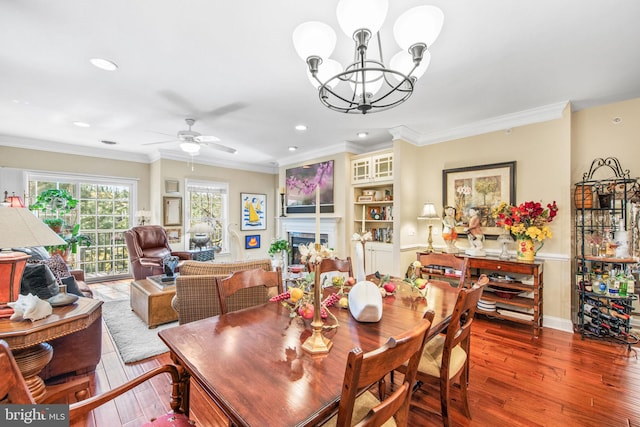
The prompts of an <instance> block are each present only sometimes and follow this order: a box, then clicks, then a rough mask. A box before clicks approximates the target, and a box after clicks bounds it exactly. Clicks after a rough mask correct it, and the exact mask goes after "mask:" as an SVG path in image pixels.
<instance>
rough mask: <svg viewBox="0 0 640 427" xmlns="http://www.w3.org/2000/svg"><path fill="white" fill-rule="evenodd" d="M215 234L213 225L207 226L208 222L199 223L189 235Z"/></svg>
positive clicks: (191, 229) (192, 228) (190, 230)
mask: <svg viewBox="0 0 640 427" xmlns="http://www.w3.org/2000/svg"><path fill="white" fill-rule="evenodd" d="M211 232H213V227H212V226H211V224H207V223H206V222H199V223H197V224H194V225H193V226H192V227H191V228H190V229H189V231H187V233H191V234H203V233H205V234H206V233H211Z"/></svg>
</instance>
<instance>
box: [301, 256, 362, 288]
mask: <svg viewBox="0 0 640 427" xmlns="http://www.w3.org/2000/svg"><path fill="white" fill-rule="evenodd" d="M307 271H308V272H309V273H311V272H315V271H316V270H315V267H314V266H313V265H312V264H307ZM333 272H338V273H343V275H347V277H354V276H353V265H352V263H351V257H346V258H344V259H340V258H324V259H323V260H322V261H321V262H320V278H321V279H322V275H323V274H325V275H326V274H327V273H333ZM320 283H322V281H321V282H320Z"/></svg>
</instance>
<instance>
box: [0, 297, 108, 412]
mask: <svg viewBox="0 0 640 427" xmlns="http://www.w3.org/2000/svg"><path fill="white" fill-rule="evenodd" d="M101 318H102V301H100V300H97V299H92V298H79V299H78V301H76V302H75V303H73V304H70V305H67V306H64V307H54V309H53V313H52V314H51V315H49V316H47V317H45V318H44V319H40V320H36V321H35V322H32V321H31V320H23V321H21V322H15V321H12V320H9V319H0V339H3V340H5V341H6V342H7V344H9V348H10V349H11V352H12V353H13V356H14V357H15V359H16V363H17V364H18V368H20V372H22V376H23V377H24V379H25V382H26V383H27V386H28V387H29V391H30V392H31V395H32V396H33V398H34V399H35V401H36V403H38V402H41V401H42V399H43V398H44V397H45V396H46V392H47V389H46V386H45V383H44V381H43V380H42V378H40V377H39V376H38V374H39V373H40V371H42V369H43V368H44V367H45V366H46V365H47V364H48V363H49V362H50V361H51V358H52V357H53V351H54V349H53V348H52V347H51V345H50V344H49V343H48V342H47V341H51V340H53V339H56V338H60V337H62V336H65V335H69V334H72V333H74V332H77V331H81V330H84V329H86V328H88V327H89V326H90V325H91V324H93V322H95V321H99V319H101ZM53 387H55V386H53ZM53 387H50V389H53Z"/></svg>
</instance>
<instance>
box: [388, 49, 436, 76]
mask: <svg viewBox="0 0 640 427" xmlns="http://www.w3.org/2000/svg"><path fill="white" fill-rule="evenodd" d="M430 62H431V54H430V53H429V51H428V50H426V51H425V52H424V55H423V57H422V61H420V65H418V68H416V69H415V70H414V71H413V73H412V74H411V77H415V78H416V79H419V78H420V77H422V75H423V74H424V73H425V72H426V71H427V68H429V63H430ZM413 65H414V64H413V58H412V57H411V55H410V54H409V52H407V51H406V50H401V51H400V52H398V53H396V54H395V55H393V57H392V58H391V61H389V67H390V68H391V69H392V70H395V71H400V72H401V73H402V74H404V75H405V76H407V77H408V76H409V72H410V71H411V70H412V69H413ZM393 77H394V78H395V79H396V80H398V81H401V80H402V79H401V78H400V76H398V75H397V74H394V75H393Z"/></svg>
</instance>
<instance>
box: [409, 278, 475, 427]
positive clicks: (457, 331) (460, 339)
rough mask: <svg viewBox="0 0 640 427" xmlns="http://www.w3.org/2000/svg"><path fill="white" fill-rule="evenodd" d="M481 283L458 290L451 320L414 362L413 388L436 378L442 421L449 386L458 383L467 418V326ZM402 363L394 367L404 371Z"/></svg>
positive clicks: (445, 420)
mask: <svg viewBox="0 0 640 427" xmlns="http://www.w3.org/2000/svg"><path fill="white" fill-rule="evenodd" d="M431 284H432V285H436V286H450V285H448V284H446V282H442V281H431ZM483 288H484V286H482V285H477V284H476V285H473V287H471V288H465V289H461V290H460V293H459V294H458V299H457V300H456V305H455V307H454V309H453V314H452V316H451V322H450V323H449V326H448V327H447V332H446V334H440V335H438V336H436V337H434V338H432V339H431V340H429V341H428V342H427V343H426V345H425V347H424V350H423V351H422V357H421V358H420V363H419V365H418V372H417V374H416V378H417V380H418V383H417V384H416V391H417V390H418V389H419V388H420V386H421V385H422V383H424V382H429V381H436V380H437V382H438V384H439V387H440V413H441V415H442V424H443V425H444V426H445V427H448V426H449V425H450V420H449V402H450V397H451V393H450V392H451V385H452V384H455V383H458V385H459V387H460V391H461V395H462V404H463V411H464V415H465V416H466V417H467V418H469V419H471V413H470V411H469V399H468V390H467V388H468V385H469V360H470V351H471V346H470V339H471V326H472V325H473V320H474V316H475V312H476V307H477V304H478V301H479V300H480V297H481V296H482V290H483ZM407 369H408V368H407V367H406V366H402V367H400V369H397V371H399V372H405V371H406V370H407ZM411 405H412V406H414V407H417V408H420V409H422V410H424V411H426V412H431V411H430V410H429V409H428V408H427V407H425V406H423V405H421V404H418V403H417V402H416V401H412V402H411Z"/></svg>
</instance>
